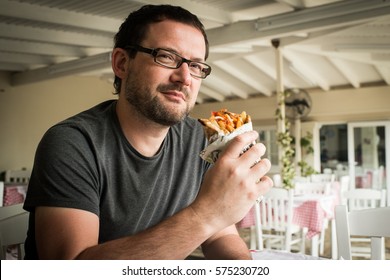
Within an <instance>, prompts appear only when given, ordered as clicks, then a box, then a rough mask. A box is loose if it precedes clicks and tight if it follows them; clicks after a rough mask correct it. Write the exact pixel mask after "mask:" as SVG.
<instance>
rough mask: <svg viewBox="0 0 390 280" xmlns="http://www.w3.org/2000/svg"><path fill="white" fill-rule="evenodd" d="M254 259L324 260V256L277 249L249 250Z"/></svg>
mask: <svg viewBox="0 0 390 280" xmlns="http://www.w3.org/2000/svg"><path fill="white" fill-rule="evenodd" d="M251 255H252V258H253V259H254V260H325V259H324V258H320V257H315V256H310V255H304V254H298V253H290V252H284V251H278V250H268V249H265V250H261V251H260V250H251Z"/></svg>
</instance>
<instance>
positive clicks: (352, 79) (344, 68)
mask: <svg viewBox="0 0 390 280" xmlns="http://www.w3.org/2000/svg"><path fill="white" fill-rule="evenodd" d="M329 61H330V62H332V64H333V65H334V66H335V67H336V68H337V69H338V70H339V71H340V73H341V74H343V76H344V77H345V78H346V79H347V80H348V82H349V83H350V84H351V85H352V86H353V87H354V88H360V82H359V77H357V75H355V73H354V71H353V68H352V67H351V66H350V65H348V63H347V62H346V61H345V60H342V59H339V58H329Z"/></svg>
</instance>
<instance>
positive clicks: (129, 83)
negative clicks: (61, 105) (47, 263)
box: [25, 5, 272, 259]
mask: <svg viewBox="0 0 390 280" xmlns="http://www.w3.org/2000/svg"><path fill="white" fill-rule="evenodd" d="M207 54H208V42H207V37H206V34H205V32H204V29H203V26H202V24H201V23H200V21H199V20H198V18H197V17H196V16H194V15H192V14H191V13H189V12H188V11H186V10H184V9H182V8H180V7H173V6H168V5H162V6H144V7H143V8H141V9H140V10H138V11H135V12H133V13H132V14H130V15H129V17H128V18H127V19H126V21H125V22H124V23H123V24H122V26H121V27H120V30H119V32H118V34H117V35H116V36H115V47H114V50H113V53H112V68H113V71H114V73H115V82H114V87H115V89H116V90H117V91H118V94H119V97H118V100H117V101H107V102H104V103H102V104H99V105H97V106H95V107H94V108H92V109H90V110H87V111H85V112H83V113H81V114H78V115H76V116H74V117H72V118H70V119H68V120H65V121H64V122H62V123H60V124H57V125H55V126H54V127H52V128H51V129H49V131H48V132H47V133H46V134H45V136H44V137H43V139H42V141H41V142H40V144H39V146H38V149H37V153H36V157H35V162H34V168H33V172H32V176H31V181H30V185H29V188H28V194H27V198H26V202H25V208H26V209H27V210H28V211H30V212H31V214H30V224H29V232H28V237H27V240H26V244H25V247H26V258H31V259H37V258H39V259H184V258H186V257H187V256H188V255H189V254H190V253H191V252H192V251H193V250H194V249H196V248H197V247H198V246H200V245H201V246H202V249H203V252H204V254H205V256H206V258H210V259H249V258H250V254H249V252H248V248H247V247H246V245H245V243H244V242H243V240H242V239H241V238H240V236H239V235H238V233H237V230H236V228H235V226H234V224H235V223H236V222H238V221H239V220H240V219H242V218H243V217H244V215H245V214H246V213H247V212H248V211H249V210H250V208H251V206H252V205H253V203H254V201H255V200H256V198H257V197H258V196H259V195H261V194H264V193H265V192H266V191H267V190H268V189H269V188H270V187H271V186H272V181H271V180H270V179H269V178H268V177H266V176H264V175H265V174H266V172H268V170H269V169H270V163H269V161H268V160H266V159H263V160H261V161H259V162H258V160H259V158H260V157H261V156H262V155H263V154H264V152H265V148H264V145H262V144H256V145H254V146H252V147H251V148H250V149H249V150H248V151H247V152H245V153H244V154H243V155H241V156H240V154H241V151H242V150H243V149H244V148H245V146H248V145H249V144H250V143H253V142H254V141H255V140H256V138H257V136H258V135H257V133H256V132H249V133H246V134H243V135H241V136H239V137H237V138H236V139H234V140H233V141H232V142H231V144H230V145H229V146H228V148H227V149H226V151H225V152H224V153H223V154H222V155H221V157H220V158H219V159H218V161H217V163H216V164H215V165H214V166H212V167H210V166H209V165H208V164H207V163H206V162H205V161H203V160H202V159H201V158H200V157H199V152H200V151H201V150H202V149H203V148H204V147H205V144H206V140H205V138H204V133H203V131H202V127H201V125H200V124H199V123H198V122H197V121H196V120H194V119H192V118H189V117H188V113H189V112H190V110H191V109H192V108H193V106H194V104H195V100H196V97H197V94H198V91H199V88H200V85H201V80H202V79H203V78H205V77H206V76H207V75H208V74H209V73H210V71H211V68H210V66H208V65H207V64H206V63H205V62H204V61H205V59H206V58H207ZM256 162H258V163H257V164H255V165H254V163H256ZM206 171H207V172H206Z"/></svg>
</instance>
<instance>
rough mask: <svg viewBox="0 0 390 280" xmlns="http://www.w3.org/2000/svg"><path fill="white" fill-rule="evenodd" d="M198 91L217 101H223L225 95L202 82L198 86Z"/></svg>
mask: <svg viewBox="0 0 390 280" xmlns="http://www.w3.org/2000/svg"><path fill="white" fill-rule="evenodd" d="M200 92H201V93H203V94H204V95H207V96H209V97H211V98H213V99H215V100H217V101H220V102H222V101H225V96H224V95H223V94H220V93H218V92H217V91H215V90H213V89H211V88H209V87H207V86H206V85H204V84H202V86H201V87H200Z"/></svg>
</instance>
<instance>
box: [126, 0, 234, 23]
mask: <svg viewBox="0 0 390 280" xmlns="http://www.w3.org/2000/svg"><path fill="white" fill-rule="evenodd" d="M127 1H128V2H134V1H131V0H127ZM137 2H140V3H143V4H155V5H159V4H167V1H166V0H137ZM169 4H170V5H176V6H181V7H183V8H185V9H187V10H189V11H190V12H191V13H193V14H195V15H197V16H198V17H199V18H203V19H207V20H210V21H214V22H218V23H221V24H228V23H231V22H232V21H233V17H232V14H231V13H229V12H226V11H224V10H223V9H218V8H214V7H211V6H210V5H204V4H202V3H196V2H194V1H190V0H170V1H169Z"/></svg>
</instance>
